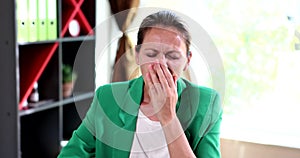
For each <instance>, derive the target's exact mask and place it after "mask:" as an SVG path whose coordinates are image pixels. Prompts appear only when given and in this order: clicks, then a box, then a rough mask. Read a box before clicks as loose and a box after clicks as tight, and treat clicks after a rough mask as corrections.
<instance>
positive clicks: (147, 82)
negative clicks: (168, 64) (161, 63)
mask: <svg viewBox="0 0 300 158" xmlns="http://www.w3.org/2000/svg"><path fill="white" fill-rule="evenodd" d="M145 82H146V84H147V85H148V86H149V87H151V86H153V82H152V80H151V77H150V73H149V72H147V74H146V76H145Z"/></svg>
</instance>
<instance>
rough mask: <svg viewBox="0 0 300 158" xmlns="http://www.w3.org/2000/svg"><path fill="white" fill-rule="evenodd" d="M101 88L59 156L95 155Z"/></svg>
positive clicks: (63, 157) (61, 157) (79, 156)
mask: <svg viewBox="0 0 300 158" xmlns="http://www.w3.org/2000/svg"><path fill="white" fill-rule="evenodd" d="M99 91H101V89H98V90H97V91H96V95H95V97H94V99H93V102H92V104H91V107H90V108H89V110H88V112H87V114H86V116H85V118H84V120H83V121H82V123H81V125H80V126H79V127H78V128H77V129H76V130H75V131H74V132H73V134H72V137H71V139H70V140H69V142H68V143H67V145H66V146H65V147H63V148H62V150H61V151H60V154H59V155H58V158H65V157H74V158H76V157H78V158H84V157H94V156H95V144H96V138H95V116H96V111H97V109H98V108H99V107H98V106H99V103H98V97H97V96H98V94H99V93H100V92H99Z"/></svg>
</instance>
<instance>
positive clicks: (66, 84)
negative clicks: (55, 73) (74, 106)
mask: <svg viewBox="0 0 300 158" xmlns="http://www.w3.org/2000/svg"><path fill="white" fill-rule="evenodd" d="M62 74H63V78H62V80H63V97H64V98H67V97H69V96H71V94H72V92H73V87H74V84H75V81H76V79H77V73H76V72H74V71H73V69H72V67H71V66H70V65H66V64H63V67H62Z"/></svg>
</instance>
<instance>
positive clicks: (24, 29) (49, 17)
mask: <svg viewBox="0 0 300 158" xmlns="http://www.w3.org/2000/svg"><path fill="white" fill-rule="evenodd" d="M17 28H18V33H17V34H18V36H17V38H18V42H34V41H44V40H55V39H57V1H56V0H17Z"/></svg>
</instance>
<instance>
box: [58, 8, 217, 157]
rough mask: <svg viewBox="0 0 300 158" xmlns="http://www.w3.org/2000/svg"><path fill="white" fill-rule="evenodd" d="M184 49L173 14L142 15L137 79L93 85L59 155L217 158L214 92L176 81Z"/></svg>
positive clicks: (186, 39)
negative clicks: (91, 98) (87, 104)
mask: <svg viewBox="0 0 300 158" xmlns="http://www.w3.org/2000/svg"><path fill="white" fill-rule="evenodd" d="M189 46H190V35H189V32H188V30H187V28H186V26H185V25H184V23H183V22H182V21H181V19H180V18H179V17H177V16H176V15H175V14H174V13H172V12H169V11H160V12H157V13H154V14H152V15H149V16H148V17H146V18H145V19H144V20H143V22H142V24H141V26H140V28H139V32H138V42H137V46H136V63H137V64H138V65H139V66H140V69H141V72H142V76H141V77H139V78H136V79H133V80H130V81H127V82H117V83H112V84H108V85H104V86H101V87H99V88H98V89H97V91H96V95H95V97H94V101H93V103H92V105H91V107H90V109H89V111H88V113H87V115H86V117H85V119H84V120H83V122H82V124H81V125H80V126H79V128H78V129H77V130H76V131H74V133H73V136H72V138H71V139H70V141H69V142H68V144H67V145H66V146H65V147H64V148H63V149H62V151H61V153H60V155H59V157H68V156H70V157H76V156H77V157H94V156H95V157H117V158H119V157H139V158H140V157H172V158H173V157H180V158H182V157H205V158H206V157H211V158H217V157H220V150H219V129H220V123H221V114H222V112H221V111H222V110H221V106H220V100H219V96H218V94H217V92H216V91H214V90H212V89H209V88H205V87H200V86H197V85H194V84H192V83H190V82H189V81H187V80H185V79H182V78H180V77H179V76H180V75H181V74H182V72H183V71H185V70H186V69H187V67H188V65H189V62H190V60H191V57H192V53H191V52H190V50H189Z"/></svg>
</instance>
